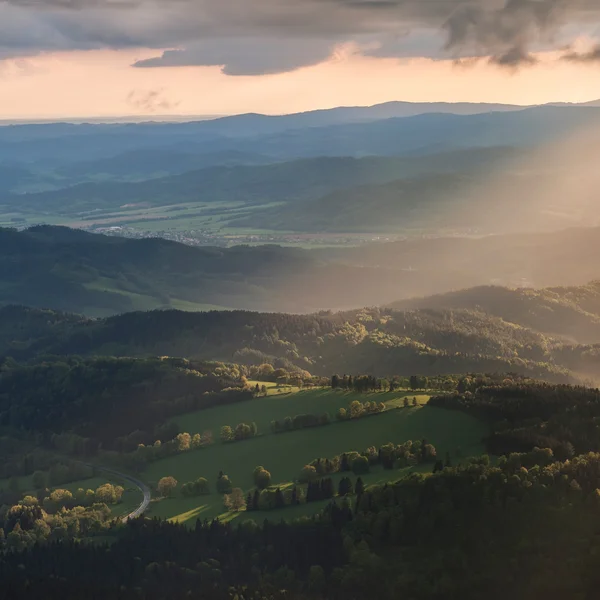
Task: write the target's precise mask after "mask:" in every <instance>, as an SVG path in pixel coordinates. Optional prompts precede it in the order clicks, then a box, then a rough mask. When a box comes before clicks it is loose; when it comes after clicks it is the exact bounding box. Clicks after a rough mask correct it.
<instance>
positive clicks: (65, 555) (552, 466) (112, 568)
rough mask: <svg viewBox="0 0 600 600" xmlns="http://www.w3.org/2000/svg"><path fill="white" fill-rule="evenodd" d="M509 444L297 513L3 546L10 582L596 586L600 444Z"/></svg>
mask: <svg viewBox="0 0 600 600" xmlns="http://www.w3.org/2000/svg"><path fill="white" fill-rule="evenodd" d="M513 456H514V457H515V458H513V460H512V461H510V462H505V463H503V464H501V465H499V466H494V467H493V466H490V465H489V464H488V459H487V456H486V457H481V458H480V459H477V460H473V461H470V462H465V464H463V465H461V466H456V467H452V466H448V467H445V468H444V469H443V470H442V471H441V472H438V473H437V474H433V475H429V476H427V477H425V476H423V475H414V476H411V477H408V478H406V479H403V480H401V481H399V482H397V483H395V484H386V485H382V486H371V487H369V488H368V489H366V490H362V491H361V493H360V494H359V496H358V497H356V498H353V499H352V500H350V501H346V500H341V501H340V502H336V503H333V504H331V505H330V507H329V508H328V509H326V510H325V512H324V513H323V515H321V516H319V517H314V518H312V519H304V520H302V521H299V522H294V523H285V522H281V523H269V522H265V523H264V524H256V523H253V522H248V523H246V524H245V525H243V526H240V527H236V526H234V525H232V524H231V523H225V524H221V523H218V522H212V523H202V522H200V521H198V523H197V525H196V527H195V528H193V529H188V528H185V527H184V526H182V525H177V524H173V523H166V522H160V521H137V522H132V523H131V524H129V525H128V526H126V527H125V528H123V529H121V530H120V531H119V532H118V535H117V539H116V540H115V541H114V542H113V543H112V544H111V545H110V546H109V547H103V546H97V545H88V546H81V545H80V544H74V543H68V542H67V543H53V544H50V545H43V546H34V547H33V548H32V549H30V550H25V551H23V552H21V553H15V552H10V551H9V552H8V553H6V554H5V555H3V557H2V558H1V559H0V575H1V577H2V582H3V590H4V591H5V593H7V594H8V597H10V598H15V599H19V598H31V597H37V596H40V595H43V597H45V598H49V599H54V598H63V599H64V598H81V597H82V596H86V597H90V598H106V599H112V598H124V597H128V598H149V599H154V598H156V599H158V598H215V599H221V598H223V599H224V598H228V599H233V598H235V597H237V598H241V597H244V598H283V597H286V598H290V597H291V598H355V599H357V600H358V599H363V598H364V599H366V598H373V597H377V598H383V599H387V598H390V599H392V598H398V597H412V598H418V599H441V598H472V599H476V598H481V597H482V595H483V594H484V595H485V597H487V598H492V599H498V600H501V599H504V598H506V597H514V598H516V599H518V600H520V599H527V600H531V599H538V598H539V599H541V598H551V599H554V598H556V599H559V598H565V597H568V598H576V597H582V598H587V597H589V598H591V597H593V595H594V593H595V590H596V588H597V584H598V575H597V566H596V561H595V556H596V554H597V552H598V539H597V538H598V531H600V529H599V528H600V521H599V518H598V501H599V500H598V498H599V494H600V491H599V490H598V488H597V481H598V472H599V468H600V456H599V455H598V454H593V453H591V454H583V455H581V456H579V457H577V458H575V459H572V460H570V461H566V462H559V461H555V459H553V458H552V454H551V452H550V453H539V457H538V460H540V459H541V460H540V462H541V464H540V462H538V463H535V464H534V465H533V466H531V465H532V461H533V458H532V457H531V456H530V455H528V454H522V455H516V454H515V455H513ZM548 459H549V460H548ZM517 463H522V464H529V465H530V468H529V469H527V468H525V467H522V466H519V465H518V464H517ZM21 535H24V534H23V533H19V532H17V533H15V532H14V530H13V531H12V532H10V533H9V534H8V536H7V537H6V541H5V542H4V543H5V544H7V545H8V547H11V545H13V544H16V543H17V542H18V539H19V538H20V536H21ZM507 569H508V570H507Z"/></svg>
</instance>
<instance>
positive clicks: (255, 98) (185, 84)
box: [0, 45, 600, 119]
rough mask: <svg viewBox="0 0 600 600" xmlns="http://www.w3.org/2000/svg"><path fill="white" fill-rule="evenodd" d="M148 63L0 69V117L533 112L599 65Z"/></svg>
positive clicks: (143, 53) (98, 54)
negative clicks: (247, 73) (486, 108)
mask: <svg viewBox="0 0 600 600" xmlns="http://www.w3.org/2000/svg"><path fill="white" fill-rule="evenodd" d="M155 55H156V50H143V49H141V50H136V51H133V50H128V51H109V50H98V51H87V52H68V53H55V54H45V55H40V56H36V57H30V58H21V59H8V60H4V61H0V119H18V118H61V117H85V116H118V115H148V116H151V115H153V114H156V115H167V114H169V115H175V114H181V115H224V114H233V113H241V112H262V113H270V114H278V113H290V112H298V111H304V110H312V109H316V108H328V107H334V106H339V105H370V104H376V103H380V102H386V101H390V100H404V101H415V102H416V101H435V102H441V101H446V102H455V101H466V102H503V103H513V104H539V103H545V102H556V101H564V102H585V101H589V100H593V99H597V98H600V77H598V76H597V73H598V68H599V67H598V65H594V64H589V65H587V64H572V63H568V62H564V61H557V60H555V58H556V57H555V56H554V55H553V54H547V55H541V56H539V58H540V62H539V63H538V64H536V65H534V66H528V67H526V68H523V69H521V70H519V71H516V72H514V71H509V70H504V69H500V68H498V67H496V66H492V65H490V64H488V63H487V62H485V61H481V62H479V63H477V64H475V65H472V66H459V65H456V64H455V63H453V62H452V61H450V60H438V61H434V60H430V59H425V58H416V59H404V60H400V59H381V58H366V57H364V56H361V55H360V54H358V53H357V52H355V51H354V49H353V47H352V46H350V45H348V46H344V47H340V48H339V49H338V50H337V52H336V53H335V54H334V56H333V57H332V58H331V59H330V60H329V61H327V62H325V63H322V64H320V65H316V66H312V67H305V68H302V69H299V70H297V71H293V72H291V73H285V74H280V75H262V76H253V77H233V76H228V75H224V74H222V73H221V71H220V69H219V68H218V67H175V68H174V67H171V68H147V69H140V68H133V67H131V66H130V65H131V64H132V63H133V62H135V61H136V60H140V59H144V58H149V57H151V56H155ZM144 98H148V99H147V100H144Z"/></svg>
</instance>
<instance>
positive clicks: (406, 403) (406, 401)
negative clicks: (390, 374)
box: [404, 396, 410, 408]
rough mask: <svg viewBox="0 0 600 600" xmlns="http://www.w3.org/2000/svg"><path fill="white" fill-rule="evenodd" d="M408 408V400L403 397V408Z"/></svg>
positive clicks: (406, 397)
mask: <svg viewBox="0 0 600 600" xmlns="http://www.w3.org/2000/svg"><path fill="white" fill-rule="evenodd" d="M409 406H410V401H409V400H408V396H404V408H408V407H409Z"/></svg>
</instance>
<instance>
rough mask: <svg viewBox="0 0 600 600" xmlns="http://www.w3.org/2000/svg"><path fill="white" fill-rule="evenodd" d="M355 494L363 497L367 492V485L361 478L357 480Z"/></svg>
mask: <svg viewBox="0 0 600 600" xmlns="http://www.w3.org/2000/svg"><path fill="white" fill-rule="evenodd" d="M354 492H355V493H356V495H357V496H359V497H360V496H362V495H363V494H364V492H365V484H364V483H363V480H362V478H361V477H359V478H358V479H357V480H356V485H355V486H354Z"/></svg>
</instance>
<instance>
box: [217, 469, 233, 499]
mask: <svg viewBox="0 0 600 600" xmlns="http://www.w3.org/2000/svg"><path fill="white" fill-rule="evenodd" d="M232 487H233V486H232V485H231V481H230V479H229V477H227V475H224V474H223V473H221V474H220V476H219V478H218V479H217V492H219V494H231V490H232Z"/></svg>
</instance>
